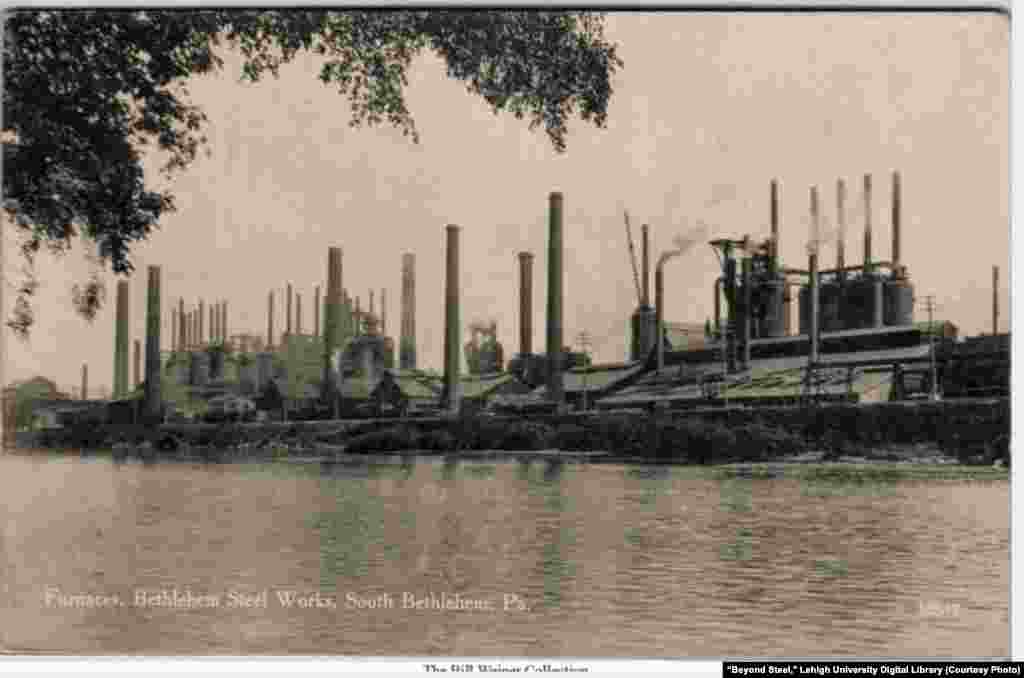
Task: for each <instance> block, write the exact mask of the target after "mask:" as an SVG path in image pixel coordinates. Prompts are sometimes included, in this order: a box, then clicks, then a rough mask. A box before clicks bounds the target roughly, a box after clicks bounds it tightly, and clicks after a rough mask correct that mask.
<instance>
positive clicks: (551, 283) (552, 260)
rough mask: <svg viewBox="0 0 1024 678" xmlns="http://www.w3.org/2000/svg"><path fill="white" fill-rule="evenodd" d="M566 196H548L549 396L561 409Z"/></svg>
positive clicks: (563, 394)
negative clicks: (563, 250)
mask: <svg viewBox="0 0 1024 678" xmlns="http://www.w3.org/2000/svg"><path fill="white" fill-rule="evenodd" d="M562 207H563V202H562V194H561V193H552V194H551V195H550V196H549V197H548V231H549V234H548V319H547V320H548V327H547V377H548V384H547V386H548V397H550V398H551V399H552V400H553V401H554V402H555V404H556V406H558V407H561V406H562V404H563V403H564V401H565V393H564V390H563V382H562V347H563V345H564V344H563V342H562Z"/></svg>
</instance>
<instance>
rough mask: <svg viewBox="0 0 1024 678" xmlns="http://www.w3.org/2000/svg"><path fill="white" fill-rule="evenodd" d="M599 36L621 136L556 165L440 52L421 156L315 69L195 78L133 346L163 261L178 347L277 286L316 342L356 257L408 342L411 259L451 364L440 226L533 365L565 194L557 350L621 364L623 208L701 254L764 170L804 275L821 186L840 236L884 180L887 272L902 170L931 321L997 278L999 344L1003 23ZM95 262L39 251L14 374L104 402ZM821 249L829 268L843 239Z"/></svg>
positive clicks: (986, 324)
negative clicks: (527, 336) (577, 341)
mask: <svg viewBox="0 0 1024 678" xmlns="http://www.w3.org/2000/svg"><path fill="white" fill-rule="evenodd" d="M607 35H608V37H609V38H610V39H611V40H614V41H617V42H618V43H619V44H620V55H621V57H622V58H623V60H624V61H625V67H624V68H623V69H622V70H621V71H620V72H619V73H618V74H617V75H616V77H615V81H614V90H615V91H614V95H613V98H612V103H611V106H610V110H609V119H608V127H607V129H604V130H600V129H597V128H595V127H593V126H592V125H590V124H588V123H584V122H582V121H579V120H577V121H573V122H572V123H571V125H570V134H569V137H568V150H567V152H566V153H565V154H563V155H558V154H556V153H555V152H554V151H553V150H552V147H551V144H550V142H549V141H548V139H547V137H546V135H545V134H544V133H543V131H542V130H540V129H538V130H536V131H533V132H531V131H529V130H528V129H527V123H526V121H519V120H516V119H515V118H514V117H513V116H511V115H499V116H495V115H493V114H492V113H491V112H490V110H489V109H488V107H487V105H486V103H485V102H484V101H483V100H482V99H479V98H477V97H474V96H473V95H471V94H469V93H468V92H467V91H466V89H465V86H464V85H463V84H461V83H459V82H458V81H455V80H449V79H447V78H446V76H445V73H444V68H443V64H442V62H441V61H440V60H439V59H437V58H435V57H433V56H428V55H425V56H423V57H422V58H421V59H420V60H419V61H418V62H417V63H416V66H415V68H414V69H413V71H412V72H411V74H410V87H409V89H408V92H407V96H408V102H409V107H410V110H411V111H412V113H413V115H414V117H415V119H416V123H417V127H418V129H419V132H420V136H421V142H420V144H419V145H418V146H417V145H414V144H413V143H412V141H411V140H409V139H406V138H404V137H402V135H401V134H400V132H398V131H397V130H394V129H392V128H390V127H379V128H363V129H351V128H349V127H348V121H349V113H348V111H349V104H348V101H347V100H346V99H344V98H342V97H341V96H340V95H339V94H338V93H337V92H336V91H335V90H334V89H332V88H330V87H325V86H324V85H323V84H321V83H320V81H319V80H318V79H317V78H316V75H317V73H318V61H317V60H316V58H314V57H305V56H302V57H300V58H299V59H297V61H296V62H295V63H293V64H291V65H290V66H288V67H285V68H283V69H282V71H281V77H280V78H279V79H277V80H274V79H272V78H269V79H267V80H265V81H263V82H261V83H258V84H255V85H248V84H242V83H240V82H239V81H238V75H239V64H240V61H239V60H238V59H237V58H236V57H233V56H231V55H226V56H227V58H226V66H225V69H224V71H222V72H221V73H220V74H219V75H217V76H211V77H206V78H201V79H197V80H196V81H194V82H193V83H191V84H190V89H191V91H192V95H193V100H194V101H195V102H196V103H198V104H200V105H201V106H202V107H203V108H204V109H205V111H206V113H207V115H208V116H209V127H208V129H207V133H208V136H209V138H210V142H211V145H210V147H209V150H210V152H211V156H210V157H209V158H206V157H203V158H201V159H199V160H197V161H196V163H195V164H194V165H193V166H192V167H190V168H189V170H188V171H186V172H185V173H183V174H181V175H179V176H178V177H177V178H176V179H175V180H174V182H173V185H172V187H173V190H174V192H175V194H176V196H177V201H178V206H179V210H178V212H177V213H176V214H173V215H171V216H169V217H168V218H166V219H165V220H163V222H162V223H161V224H160V229H159V231H157V232H156V233H155V234H154V235H153V236H152V237H151V238H150V240H149V241H148V242H147V243H145V244H144V245H141V246H139V247H137V248H136V249H135V251H134V257H133V260H134V262H135V264H136V267H137V269H136V273H135V275H134V276H133V277H132V279H131V311H130V315H131V336H132V338H133V339H140V340H144V313H145V285H146V273H145V267H146V265H148V264H159V265H161V266H162V267H163V308H164V319H165V326H164V343H165V345H166V347H169V332H170V319H169V318H170V316H169V309H170V307H171V305H172V304H174V305H175V306H176V305H177V300H178V298H179V297H181V296H184V297H185V299H186V304H195V303H197V301H198V299H199V298H204V299H205V300H207V302H210V301H216V300H220V299H227V300H228V301H229V330H230V331H231V332H236V331H241V330H244V329H247V330H251V331H253V332H256V333H258V334H261V335H264V336H265V333H266V299H267V292H268V291H269V290H271V289H272V288H273V289H278V290H280V291H281V294H283V289H284V287H285V285H286V284H287V283H288V282H291V283H292V284H293V285H294V287H295V289H296V291H297V292H300V293H302V295H303V310H304V319H303V326H304V328H307V329H308V328H311V327H312V324H313V311H312V302H313V289H314V286H315V285H317V284H320V285H322V286H324V287H326V285H325V281H326V275H327V274H326V266H327V248H328V247H329V246H339V247H341V248H342V249H343V251H344V255H343V256H344V259H343V269H344V272H343V277H344V286H345V287H346V288H347V289H348V290H349V292H350V294H352V295H353V296H355V295H358V296H360V297H361V299H362V303H363V307H364V308H365V307H366V304H367V301H368V296H369V290H370V289H371V288H372V289H374V290H375V297H376V303H377V305H378V310H379V294H380V293H379V290H380V289H381V288H382V287H383V288H386V289H387V296H388V330H389V333H390V334H391V335H392V336H397V333H398V328H399V317H400V316H399V313H400V294H401V257H402V254H403V253H404V252H414V253H415V254H416V265H417V270H416V276H417V308H416V324H417V331H418V336H417V345H418V355H419V363H420V366H421V367H434V368H440V367H441V365H442V348H443V324H444V306H443V300H444V278H443V271H444V256H445V242H444V232H445V225H446V224H448V223H454V224H458V225H459V226H461V227H462V237H461V243H460V248H461V254H462V261H461V274H460V275H461V279H460V283H461V289H462V321H463V325H468V323H469V322H471V321H473V320H478V319H479V320H485V319H491V318H493V319H495V320H496V321H497V323H498V331H499V338H500V340H501V341H502V342H503V344H504V346H505V352H506V355H508V356H510V355H512V354H514V353H516V352H517V351H518V348H519V346H518V332H519V319H518V295H519V279H518V264H517V259H516V253H517V252H519V251H521V250H529V251H532V252H533V253H534V256H535V259H534V289H533V295H534V296H533V306H534V317H533V327H534V338H533V346H534V349H535V350H543V346H544V318H545V299H546V288H547V272H546V267H547V256H546V247H547V198H548V194H549V193H550V192H551V191H561V192H562V193H563V194H564V196H565V222H564V223H565V226H564V229H565V235H564V238H565V248H566V252H565V257H564V258H565V295H566V296H565V330H564V333H565V337H566V340H567V342H568V341H569V340H571V339H572V338H574V337H575V336H576V335H577V333H578V332H580V331H581V330H586V331H588V332H589V333H590V334H591V335H592V336H593V337H594V338H595V340H596V341H595V345H596V358H597V360H600V361H619V360H623V359H624V358H625V356H626V350H627V342H626V332H627V326H628V315H629V313H630V312H631V311H632V310H633V308H634V307H635V306H636V294H635V291H634V286H633V278H632V269H631V266H630V261H629V254H628V248H627V244H626V236H625V228H624V225H623V216H622V212H623V209H628V210H629V212H630V215H631V220H632V223H633V226H634V237H636V238H637V239H639V230H640V228H639V227H640V224H641V223H645V222H646V223H649V224H650V225H651V235H652V252H653V257H654V258H656V257H657V255H658V254H659V253H660V252H662V251H663V250H665V249H667V248H669V247H671V240H672V237H673V236H674V235H676V234H681V233H684V232H686V231H688V230H689V229H690V228H692V227H693V225H694V224H695V223H696V222H697V221H698V220H699V219H700V220H704V221H705V222H708V223H710V224H712V226H713V229H712V230H711V231H710V232H708V233H707V234H706V237H704V238H703V240H704V241H706V240H710V239H712V238H714V237H742V236H743V235H744V234H748V233H749V234H750V235H752V236H754V237H758V238H764V237H766V236H767V234H768V224H769V203H768V197H769V182H770V181H771V179H773V178H774V179H777V180H778V181H779V184H780V220H781V253H782V258H783V261H784V264H785V265H787V266H792V267H799V268H805V267H806V256H805V245H806V241H807V238H808V224H807V222H808V218H807V216H806V215H807V213H808V203H809V199H808V189H809V187H810V186H811V185H815V184H816V185H818V186H819V190H820V191H821V196H822V205H823V212H824V213H825V215H826V216H827V217H829V218H832V219H834V215H835V209H836V208H835V184H836V180H837V179H839V178H843V179H845V180H846V182H847V186H848V189H847V191H848V198H847V204H848V206H850V207H856V206H858V205H859V203H860V200H861V191H860V186H861V181H862V176H863V174H865V173H871V174H873V179H874V200H873V203H874V209H873V224H874V243H875V244H874V255H875V258H876V259H889V257H890V254H891V246H890V242H891V239H890V233H891V227H890V221H891V220H890V216H889V215H890V190H891V189H890V184H891V177H890V173H891V172H892V171H893V170H899V171H900V172H901V179H902V188H903V239H902V250H903V262H904V263H905V264H906V265H907V266H908V268H909V273H910V277H911V280H912V282H913V283H914V285H915V286H916V293H917V294H918V295H919V296H922V297H923V296H924V295H928V294H931V295H934V296H935V298H936V301H937V303H938V304H939V307H940V310H939V311H938V316H939V317H942V318H946V319H949V320H952V321H953V322H955V323H956V324H957V325H958V326H959V327H960V330H961V334H968V335H971V334H977V333H979V332H988V331H990V327H991V275H992V273H991V270H992V266H993V265H998V266H1000V267H1001V284H1002V288H1003V289H1002V290H1001V294H1000V306H1001V316H1000V320H1001V322H1000V325H1001V329H1002V330H1005V329H1006V328H1007V327H1008V324H1009V316H1010V308H1009V306H1010V305H1009V298H1008V291H1009V279H1010V271H1009V248H1010V237H1009V236H1010V226H1009V186H1010V183H1009V82H1010V79H1009V77H1010V76H1009V44H1008V43H1009V20H1008V19H1007V18H1006V17H1005V16H1002V15H997V14H956V13H945V14H870V13H865V14H858V13H846V14H808V13H805V14H799V15H792V14H743V13H724V12H723V13H672V12H660V13H655V14H639V13H618V14H612V15H610V16H609V19H608V23H607ZM151 176H153V177H154V178H155V177H156V175H155V173H153V174H152V175H151ZM722 196H726V198H727V199H725V200H722ZM862 229H863V216H862V215H856V216H854V218H853V219H852V221H851V223H850V225H849V236H848V240H847V247H846V257H847V261H848V262H849V263H860V260H861V257H862V246H861V243H862ZM4 235H5V237H4V263H5V266H6V269H5V277H6V279H7V288H6V289H7V294H6V296H5V302H4V312H5V313H7V312H9V310H10V308H11V306H12V303H13V297H12V294H11V293H10V291H11V289H12V285H13V284H14V283H15V282H16V281H17V280H18V275H17V270H18V267H19V266H20V263H21V262H20V261H19V259H18V255H17V253H16V251H15V250H16V243H17V240H16V238H15V235H14V234H13V233H12V232H10V229H8V232H6V233H5V234H4ZM637 247H638V248H639V242H638V243H637ZM82 252H83V248H82V247H81V245H77V246H76V249H75V250H74V251H73V252H72V253H71V254H69V255H67V256H66V257H65V258H63V259H57V260H54V259H52V258H49V257H48V256H44V255H41V256H40V260H39V264H38V266H37V270H38V274H39V279H40V283H41V286H40V289H39V292H38V296H37V298H36V324H35V326H34V328H33V330H32V336H31V339H30V340H29V342H28V343H22V342H20V341H19V340H17V339H15V338H14V337H13V335H11V334H10V333H9V332H8V337H7V349H6V357H7V369H6V370H5V373H6V374H5V379H6V380H15V379H24V378H28V377H31V376H34V375H36V374H42V375H45V376H47V377H49V378H52V379H54V380H56V381H57V383H58V384H59V385H60V386H62V387H72V386H73V387H75V388H77V387H78V385H79V375H80V371H81V365H82V364H83V362H84V363H88V364H89V374H90V376H89V381H90V389H91V390H92V389H95V388H98V387H99V388H104V387H105V388H109V387H110V384H111V382H112V380H113V355H114V348H113V336H114V303H113V299H114V288H115V283H114V277H113V276H112V275H108V281H109V289H108V297H107V298H108V303H107V305H106V306H105V308H104V309H103V310H102V311H101V312H100V314H99V315H98V317H97V318H96V320H95V321H94V322H93V323H91V324H90V323H89V322H88V321H86V320H84V319H82V318H80V317H79V316H77V315H76V314H75V313H74V312H73V309H72V307H71V284H72V282H73V281H75V280H84V279H85V277H86V274H87V271H88V266H87V265H86V263H85V261H84V258H83V256H82ZM638 254H639V251H638ZM822 257H823V260H824V263H826V264H831V263H832V262H834V258H835V248H834V247H831V246H830V247H827V248H826V249H825V250H824V251H823V254H822ZM652 268H653V267H652ZM717 270H718V262H717V258H716V256H715V254H714V252H713V250H712V249H711V247H709V246H707V245H706V244H701V245H699V246H697V247H695V248H694V249H693V250H691V251H690V252H688V253H687V254H686V255H685V256H683V257H681V258H678V259H675V260H673V261H672V262H670V263H669V264H667V266H666V269H665V271H666V319H667V320H669V321H691V322H703V321H704V319H705V318H707V317H709V316H710V315H711V314H712V293H711V290H712V283H713V280H714V278H715V276H716V275H717ZM652 278H653V274H652ZM652 293H653V280H652ZM281 294H279V295H278V301H277V303H276V311H277V320H276V321H275V326H276V327H275V330H276V331H278V332H279V331H280V330H281V329H282V328H283V323H284V320H283V317H284V316H283V314H284V310H283V309H284V303H283V297H282V296H281ZM924 317H925V316H924V314H923V312H919V313H918V318H921V319H924ZM206 322H208V318H207V320H206ZM466 338H468V335H467V336H466V337H464V340H465V339H466Z"/></svg>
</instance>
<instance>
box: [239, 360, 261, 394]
mask: <svg viewBox="0 0 1024 678" xmlns="http://www.w3.org/2000/svg"><path fill="white" fill-rule="evenodd" d="M250 357H251V356H250ZM238 386H239V388H240V389H241V390H242V393H247V394H248V393H257V392H258V391H259V390H260V371H259V365H257V364H256V361H255V360H251V361H250V362H247V363H246V364H244V365H240V366H239V367H238Z"/></svg>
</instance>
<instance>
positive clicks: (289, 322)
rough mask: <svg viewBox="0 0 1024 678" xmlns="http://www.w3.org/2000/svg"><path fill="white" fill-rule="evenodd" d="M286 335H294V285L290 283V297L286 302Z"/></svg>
mask: <svg viewBox="0 0 1024 678" xmlns="http://www.w3.org/2000/svg"><path fill="white" fill-rule="evenodd" d="M284 333H285V335H289V334H291V333H292V284H291V283H288V296H287V299H286V301H285V319H284Z"/></svg>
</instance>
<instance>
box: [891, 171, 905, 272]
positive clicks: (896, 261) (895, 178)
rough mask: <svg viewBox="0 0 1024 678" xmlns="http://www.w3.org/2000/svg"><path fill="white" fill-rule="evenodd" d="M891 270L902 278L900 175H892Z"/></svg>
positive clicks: (897, 173) (894, 173)
mask: <svg viewBox="0 0 1024 678" xmlns="http://www.w3.org/2000/svg"><path fill="white" fill-rule="evenodd" d="M892 270H893V273H894V274H895V275H897V276H899V277H902V276H903V270H902V266H900V173H899V172H893V173H892Z"/></svg>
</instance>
